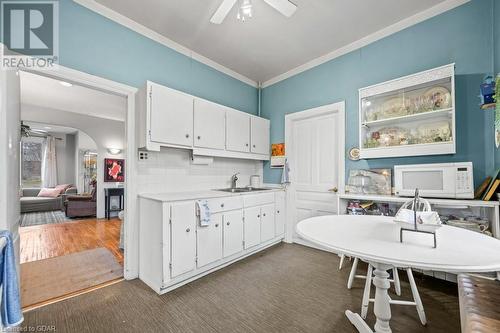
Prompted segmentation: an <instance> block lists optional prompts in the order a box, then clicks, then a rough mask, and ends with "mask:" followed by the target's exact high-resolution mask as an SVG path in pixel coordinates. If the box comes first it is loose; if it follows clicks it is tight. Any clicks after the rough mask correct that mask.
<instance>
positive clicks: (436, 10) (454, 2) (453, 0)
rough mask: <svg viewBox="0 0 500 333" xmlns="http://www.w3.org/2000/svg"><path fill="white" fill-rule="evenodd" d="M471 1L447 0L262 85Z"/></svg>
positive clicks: (292, 74) (314, 65) (267, 84)
mask: <svg viewBox="0 0 500 333" xmlns="http://www.w3.org/2000/svg"><path fill="white" fill-rule="evenodd" d="M469 1H470V0H446V1H443V2H441V3H439V4H437V5H435V6H433V7H430V8H428V9H426V10H424V11H421V12H419V13H417V14H415V15H413V16H410V17H407V18H405V19H403V20H401V21H399V22H397V23H395V24H392V25H390V26H388V27H386V28H383V29H381V30H378V31H376V32H374V33H372V34H370V35H368V36H365V37H363V38H361V39H359V40H357V41H355V42H353V43H350V44H348V45H346V46H343V47H341V48H339V49H336V50H334V51H332V52H329V53H327V54H325V55H323V56H321V57H318V58H316V59H313V60H311V61H309V62H306V63H305V64H303V65H300V66H298V67H295V68H294V69H291V70H289V71H287V72H285V73H283V74H280V75H278V76H275V77H274V78H272V79H269V80H267V81H265V82H263V83H262V87H263V88H266V87H269V86H271V85H273V84H275V83H278V82H280V81H283V80H286V79H288V78H290V77H292V76H295V75H297V74H299V73H302V72H305V71H307V70H308V69H311V68H313V67H316V66H318V65H321V64H324V63H325V62H328V61H330V60H333V59H335V58H338V57H340V56H342V55H345V54H347V53H350V52H352V51H355V50H357V49H360V48H362V47H364V46H366V45H368V44H371V43H373V42H376V41H378V40H380V39H382V38H385V37H387V36H390V35H392V34H394V33H396V32H399V31H401V30H404V29H406V28H409V27H411V26H413V25H415V24H418V23H420V22H423V21H425V20H428V19H430V18H432V17H434V16H437V15H439V14H442V13H444V12H446V11H449V10H451V9H453V8H456V7H458V6H461V5H463V4H465V3H467V2H469Z"/></svg>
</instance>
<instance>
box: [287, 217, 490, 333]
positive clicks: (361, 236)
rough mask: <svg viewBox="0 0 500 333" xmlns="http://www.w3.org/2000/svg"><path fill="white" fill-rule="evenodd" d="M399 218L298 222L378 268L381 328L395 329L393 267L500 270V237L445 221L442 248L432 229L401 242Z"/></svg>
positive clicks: (362, 327)
mask: <svg viewBox="0 0 500 333" xmlns="http://www.w3.org/2000/svg"><path fill="white" fill-rule="evenodd" d="M393 219H394V218H393V217H385V216H366V215H363V216H359V215H358V216H356V215H354V216H353V215H328V216H318V217H312V218H309V219H306V220H303V221H301V222H299V223H298V224H297V228H296V231H297V233H298V235H299V236H300V237H302V238H303V239H305V240H307V241H310V242H312V243H314V244H316V245H320V246H323V247H325V248H327V249H330V250H332V251H333V252H335V253H338V254H345V255H348V256H352V257H357V258H359V259H361V260H363V261H366V262H368V263H370V264H371V265H372V266H373V267H374V268H375V271H374V274H375V277H374V279H373V284H374V285H375V288H376V291H375V306H374V313H375V316H376V318H377V321H376V323H375V327H374V328H375V332H391V328H390V326H389V322H390V319H391V308H390V304H389V300H390V298H389V295H388V293H387V290H388V289H389V287H390V283H389V280H388V278H389V273H388V270H390V269H392V268H393V267H411V268H420V269H424V270H435V271H445V272H451V273H463V272H498V271H500V241H499V240H498V239H496V238H493V237H489V236H486V235H483V234H480V233H477V232H472V231H468V230H465V229H461V228H456V227H450V226H446V225H443V226H442V227H440V228H439V229H438V230H437V235H436V236H437V247H436V248H434V247H433V243H434V240H433V236H432V235H429V234H421V233H414V232H407V233H405V234H404V237H403V242H402V243H401V242H400V229H401V226H400V224H398V223H395V222H394V220H393ZM408 226H409V227H411V225H408ZM346 316H347V317H348V319H349V320H350V322H351V323H352V324H353V325H354V326H355V327H356V328H357V329H358V331H359V332H363V333H365V332H373V331H372V330H371V328H370V327H369V326H368V325H367V324H366V322H365V321H364V320H363V319H362V318H361V316H360V315H359V314H357V313H353V312H351V311H349V310H346Z"/></svg>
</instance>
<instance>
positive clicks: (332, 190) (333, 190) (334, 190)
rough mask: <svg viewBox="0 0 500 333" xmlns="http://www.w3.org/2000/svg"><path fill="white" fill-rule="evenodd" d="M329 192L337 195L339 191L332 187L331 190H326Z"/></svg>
mask: <svg viewBox="0 0 500 333" xmlns="http://www.w3.org/2000/svg"><path fill="white" fill-rule="evenodd" d="M328 191H329V192H334V193H337V192H338V191H339V189H338V188H336V187H334V188H331V189H329V190H328Z"/></svg>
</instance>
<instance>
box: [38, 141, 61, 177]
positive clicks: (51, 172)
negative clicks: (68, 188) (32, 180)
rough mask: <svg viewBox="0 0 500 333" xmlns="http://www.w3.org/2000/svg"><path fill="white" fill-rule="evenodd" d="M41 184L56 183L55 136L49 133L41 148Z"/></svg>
mask: <svg viewBox="0 0 500 333" xmlns="http://www.w3.org/2000/svg"><path fill="white" fill-rule="evenodd" d="M42 184H43V187H55V186H56V185H57V159H56V138H54V137H53V136H50V135H49V136H47V139H46V140H45V145H44V149H43V159H42Z"/></svg>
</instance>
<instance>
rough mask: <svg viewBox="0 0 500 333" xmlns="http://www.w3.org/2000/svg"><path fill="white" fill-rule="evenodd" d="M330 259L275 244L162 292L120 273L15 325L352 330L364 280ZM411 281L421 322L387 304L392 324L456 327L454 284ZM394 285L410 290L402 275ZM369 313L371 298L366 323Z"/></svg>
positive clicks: (401, 328)
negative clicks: (349, 314)
mask: <svg viewBox="0 0 500 333" xmlns="http://www.w3.org/2000/svg"><path fill="white" fill-rule="evenodd" d="M338 264H339V258H338V257H337V256H336V255H334V254H331V253H327V252H323V251H319V250H315V249H311V248H308V247H304V246H300V245H296V244H280V245H277V246H274V247H272V248H270V249H268V250H265V251H263V252H260V253H258V254H255V255H253V256H251V257H248V258H246V259H244V260H242V261H240V262H237V263H235V264H232V265H230V266H228V267H226V268H224V269H221V270H219V271H217V272H214V273H212V274H209V275H207V276H205V277H203V278H201V279H199V280H196V281H193V282H191V283H189V284H187V285H184V286H182V287H180V288H178V289H176V290H173V291H171V292H169V293H167V294H165V295H162V296H158V295H157V294H156V293H155V292H154V291H152V290H151V289H150V288H149V287H147V286H146V285H145V284H144V283H142V282H141V281H140V280H133V281H123V282H119V283H116V284H114V285H112V286H109V287H105V288H102V289H99V290H96V291H93V292H90V293H87V294H84V295H80V296H77V297H75V298H71V299H68V300H65V301H62V302H59V303H55V304H51V305H48V306H45V307H43V308H39V309H36V310H33V311H29V312H26V313H25V321H24V323H23V324H22V325H21V326H23V327H26V328H28V327H37V326H38V325H48V327H52V326H53V327H54V328H55V330H56V331H57V332H82V333H83V332H308V333H309V332H311V333H314V332H339V333H345V332H347V333H349V332H356V330H355V329H354V327H353V326H352V325H351V324H350V323H349V321H348V320H347V318H346V316H345V315H344V311H345V310H346V309H351V310H354V311H356V312H359V310H360V307H361V298H362V293H363V287H364V281H363V280H358V279H357V280H356V281H355V283H354V285H353V288H352V289H351V290H348V289H347V288H346V284H347V277H348V274H349V269H350V267H347V265H346V267H344V269H342V270H341V271H339V270H338ZM401 276H403V274H401ZM416 282H417V285H418V288H419V291H420V295H421V297H422V300H423V303H424V307H425V311H426V314H427V319H428V324H427V326H425V327H424V326H422V325H421V324H420V321H419V319H418V316H417V313H416V310H415V308H414V307H410V306H393V307H392V321H391V327H392V329H393V332H405V333H412V332H436V333H438V332H439V333H441V332H442V333H445V332H446V333H449V332H460V320H459V308H458V296H457V287H456V285H455V284H453V283H450V282H446V281H441V280H437V279H434V278H431V277H426V276H421V275H416ZM391 289H393V288H391ZM402 290H403V295H402V297H403V298H409V297H411V293H410V287H409V284H408V283H407V282H405V281H402ZM391 296H393V297H394V298H397V297H396V296H394V295H391ZM374 320H375V318H374V315H373V305H371V307H370V311H369V315H368V318H367V321H368V323H369V325H371V326H372V327H373V324H374Z"/></svg>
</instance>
